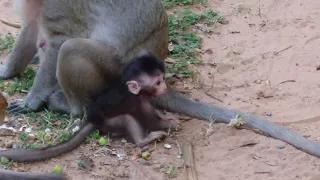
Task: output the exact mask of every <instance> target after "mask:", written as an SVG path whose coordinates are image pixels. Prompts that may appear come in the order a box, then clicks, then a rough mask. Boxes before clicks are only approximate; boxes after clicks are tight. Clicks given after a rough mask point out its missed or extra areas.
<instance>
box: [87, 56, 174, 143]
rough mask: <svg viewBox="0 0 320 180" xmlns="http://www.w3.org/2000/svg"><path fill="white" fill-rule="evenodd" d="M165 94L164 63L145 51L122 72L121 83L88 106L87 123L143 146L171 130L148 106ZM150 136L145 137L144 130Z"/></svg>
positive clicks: (168, 123) (171, 124) (168, 124)
mask: <svg viewBox="0 0 320 180" xmlns="http://www.w3.org/2000/svg"><path fill="white" fill-rule="evenodd" d="M165 94H167V85H166V82H165V64H164V61H162V60H161V59H159V58H157V57H156V56H154V55H151V54H149V53H148V52H146V51H143V52H142V53H140V55H139V56H137V57H135V58H134V59H133V60H132V61H131V62H130V63H129V64H128V65H127V66H126V67H125V68H124V70H123V74H122V79H121V83H120V84H119V85H117V86H115V87H112V88H108V89H106V90H105V91H104V92H103V93H102V94H101V95H100V96H98V98H96V100H95V101H94V102H93V103H92V104H91V105H89V108H88V122H91V123H92V124H93V125H94V126H95V127H97V128H98V129H99V130H101V131H104V132H125V133H126V134H127V135H128V137H131V138H132V140H133V141H134V142H135V144H136V145H137V146H140V147H141V146H145V145H147V144H149V143H150V142H152V141H154V140H156V139H159V138H162V137H164V136H165V135H166V133H165V132H163V131H157V130H163V129H167V128H171V127H174V126H175V125H174V124H173V123H170V122H169V121H165V120H163V119H162V118H161V115H160V114H159V112H158V111H156V110H155V108H154V107H153V106H152V105H151V103H150V99H151V98H152V97H155V96H161V95H165ZM146 129H148V130H150V131H151V133H150V134H149V135H148V136H145V134H144V130H146Z"/></svg>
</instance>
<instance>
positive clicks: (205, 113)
mask: <svg viewBox="0 0 320 180" xmlns="http://www.w3.org/2000/svg"><path fill="white" fill-rule="evenodd" d="M153 103H154V104H155V105H156V106H157V107H159V108H163V109H166V110H168V111H172V112H177V113H182V114H185V115H188V116H191V117H195V118H199V119H203V120H212V119H213V120H215V122H217V123H226V124H228V123H230V121H231V119H234V118H236V117H237V116H238V115H241V117H242V118H243V120H244V121H245V122H244V124H243V126H244V127H245V128H248V129H251V130H259V131H261V133H263V134H264V135H266V136H270V137H273V138H275V139H279V140H282V141H285V142H287V143H288V144H290V145H292V146H294V147H296V148H297V149H300V150H302V151H304V152H306V153H308V154H311V155H313V156H316V157H318V158H319V157H320V145H319V144H316V143H314V142H312V141H310V140H308V139H306V138H304V137H303V136H301V135H298V134H296V133H294V132H292V131H290V130H289V129H287V128H285V127H282V126H279V125H276V124H274V123H271V122H269V121H267V120H265V119H262V118H258V117H255V116H253V115H250V114H244V113H241V112H239V111H236V110H231V109H224V108H219V107H215V106H211V105H208V104H205V103H200V102H196V101H193V100H191V99H188V98H185V97H184V96H182V95H181V94H179V93H177V92H175V91H174V90H173V89H172V88H169V93H168V96H162V97H159V98H157V99H156V100H154V101H153Z"/></svg>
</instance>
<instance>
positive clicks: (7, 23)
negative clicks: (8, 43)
mask: <svg viewBox="0 0 320 180" xmlns="http://www.w3.org/2000/svg"><path fill="white" fill-rule="evenodd" d="M0 21H1V22H2V23H3V24H5V25H8V26H10V27H14V28H17V29H20V28H21V24H20V23H14V22H10V21H9V20H5V19H0Z"/></svg>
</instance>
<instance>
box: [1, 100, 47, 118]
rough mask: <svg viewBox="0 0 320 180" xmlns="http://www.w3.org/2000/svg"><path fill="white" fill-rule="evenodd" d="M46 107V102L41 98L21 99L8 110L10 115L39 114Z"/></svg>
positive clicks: (11, 104) (10, 105)
mask: <svg viewBox="0 0 320 180" xmlns="http://www.w3.org/2000/svg"><path fill="white" fill-rule="evenodd" d="M43 106H44V101H43V100H42V99H41V98H39V97H33V98H29V97H26V98H25V99H19V100H15V101H13V102H11V103H10V104H9V106H8V108H7V111H8V113H9V114H13V115H15V114H26V113H29V112H37V111H39V110H41V109H42V108H43Z"/></svg>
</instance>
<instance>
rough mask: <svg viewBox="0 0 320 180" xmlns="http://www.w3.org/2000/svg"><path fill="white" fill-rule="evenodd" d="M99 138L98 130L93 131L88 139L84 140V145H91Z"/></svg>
mask: <svg viewBox="0 0 320 180" xmlns="http://www.w3.org/2000/svg"><path fill="white" fill-rule="evenodd" d="M100 138H101V136H100V133H99V131H98V130H94V131H93V132H92V133H91V134H90V136H89V137H87V139H86V143H93V142H97V140H99V139H100Z"/></svg>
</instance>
